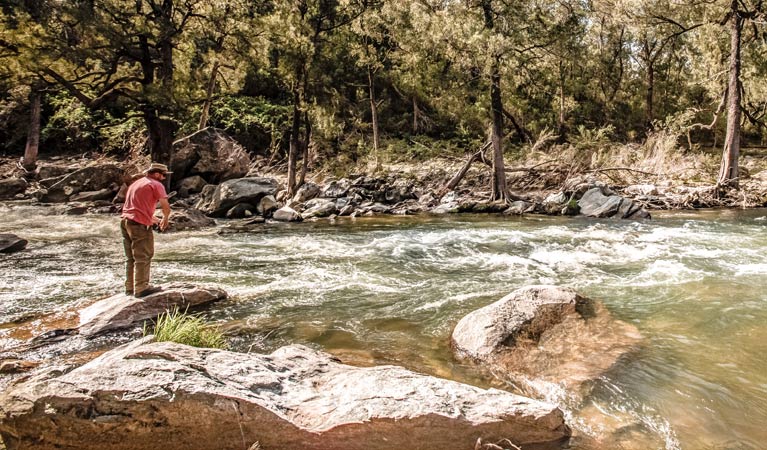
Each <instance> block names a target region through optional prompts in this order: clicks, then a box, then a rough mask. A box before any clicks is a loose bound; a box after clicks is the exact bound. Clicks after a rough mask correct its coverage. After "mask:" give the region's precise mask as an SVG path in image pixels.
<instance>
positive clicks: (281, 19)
mask: <svg viewBox="0 0 767 450" xmlns="http://www.w3.org/2000/svg"><path fill="white" fill-rule="evenodd" d="M366 7H367V1H366V0H339V1H335V0H291V1H286V2H280V3H279V4H277V5H275V9H274V12H273V13H272V14H271V16H270V18H269V22H270V23H271V26H272V33H273V45H274V46H275V47H274V50H275V51H276V52H277V59H278V65H279V69H280V71H281V74H282V75H283V77H284V78H285V80H286V81H287V83H288V85H289V86H290V87H289V90H290V92H291V97H292V98H293V114H292V119H291V127H290V141H289V148H288V182H287V194H288V196H292V195H293V194H295V192H296V189H298V187H299V186H300V185H301V184H302V183H303V179H304V176H305V173H306V166H307V164H308V150H309V140H310V139H311V133H312V124H311V120H310V116H309V111H308V104H309V103H311V102H312V100H313V97H314V94H313V92H312V90H313V89H314V87H315V86H314V85H313V82H314V77H316V76H318V74H316V73H315V70H316V69H317V63H318V58H319V57H320V56H321V54H322V51H323V50H324V48H323V47H324V43H325V40H326V39H327V38H328V36H329V35H332V34H333V33H334V32H335V31H336V30H338V29H339V28H341V27H345V26H347V25H349V24H350V23H351V22H352V21H353V20H355V19H356V18H357V17H359V16H360V15H361V14H362V13H363V12H364V11H365V8H366ZM299 156H302V157H303V168H302V171H301V176H300V179H298V180H297V179H296V175H297V163H298V158H299Z"/></svg>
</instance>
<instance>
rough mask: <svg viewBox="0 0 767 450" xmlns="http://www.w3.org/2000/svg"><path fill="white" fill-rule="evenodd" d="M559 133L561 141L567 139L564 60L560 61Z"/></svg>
mask: <svg viewBox="0 0 767 450" xmlns="http://www.w3.org/2000/svg"><path fill="white" fill-rule="evenodd" d="M558 122H559V123H558V124H557V134H559V139H560V141H561V142H564V140H565V131H566V130H565V70H564V67H562V61H560V62H559V120H558Z"/></svg>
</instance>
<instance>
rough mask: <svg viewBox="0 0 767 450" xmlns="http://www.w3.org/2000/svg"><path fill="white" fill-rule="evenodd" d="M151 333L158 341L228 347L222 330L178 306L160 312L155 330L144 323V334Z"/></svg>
mask: <svg viewBox="0 0 767 450" xmlns="http://www.w3.org/2000/svg"><path fill="white" fill-rule="evenodd" d="M149 334H154V336H155V340H156V341H157V342H176V343H179V344H184V345H191V346H192V347H203V348H219V349H226V348H227V347H228V343H227V341H226V338H225V337H224V334H223V333H222V332H221V331H219V330H218V329H217V328H213V327H211V326H210V325H208V324H206V323H205V320H204V319H203V318H202V317H200V316H198V315H193V314H188V313H187V312H186V311H184V312H181V311H179V309H178V308H174V309H172V310H170V311H166V312H164V313H163V314H160V316H159V317H158V318H157V322H156V323H155V324H154V331H153V332H150V330H149V328H148V327H147V324H146V323H144V336H147V335H149Z"/></svg>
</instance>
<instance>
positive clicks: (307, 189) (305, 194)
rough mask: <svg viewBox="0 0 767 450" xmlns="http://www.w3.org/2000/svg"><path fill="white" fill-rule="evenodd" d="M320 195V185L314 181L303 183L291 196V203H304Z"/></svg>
mask: <svg viewBox="0 0 767 450" xmlns="http://www.w3.org/2000/svg"><path fill="white" fill-rule="evenodd" d="M318 195H320V187H319V186H317V185H316V184H314V183H304V184H302V185H301V187H300V188H298V191H296V195H294V196H293V203H294V204H298V203H304V202H305V201H307V200H311V199H313V198H315V197H317V196H318Z"/></svg>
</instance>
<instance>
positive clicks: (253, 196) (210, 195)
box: [195, 177, 279, 217]
mask: <svg viewBox="0 0 767 450" xmlns="http://www.w3.org/2000/svg"><path fill="white" fill-rule="evenodd" d="M278 189H279V183H278V182H277V180H275V179H273V178H264V177H252V178H239V179H236V180H229V181H224V182H223V183H221V184H219V185H218V186H215V187H213V186H205V189H203V191H202V195H201V197H200V200H199V201H198V202H197V204H196V205H195V208H197V209H199V210H200V211H202V212H204V213H205V214H207V215H209V216H213V217H223V216H224V215H225V214H226V212H227V211H229V209H230V208H232V207H233V206H235V205H236V204H238V203H250V204H251V205H258V203H259V201H260V200H261V199H262V198H263V197H265V196H267V195H274V194H275V193H276V192H277V190H278Z"/></svg>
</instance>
